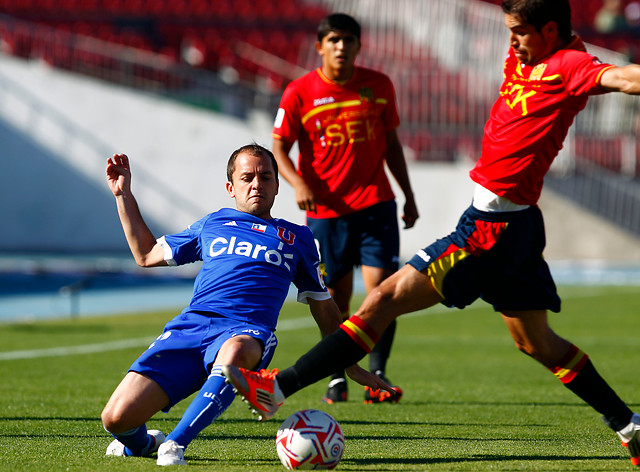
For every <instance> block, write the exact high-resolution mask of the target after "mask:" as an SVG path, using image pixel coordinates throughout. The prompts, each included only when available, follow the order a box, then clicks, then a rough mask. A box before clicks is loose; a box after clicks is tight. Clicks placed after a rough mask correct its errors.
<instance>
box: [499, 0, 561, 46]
mask: <svg viewBox="0 0 640 472" xmlns="http://www.w3.org/2000/svg"><path fill="white" fill-rule="evenodd" d="M502 11H503V12H505V13H506V14H507V15H513V16H515V15H518V16H519V17H520V18H521V19H522V20H523V21H524V22H526V23H528V24H530V25H531V26H533V27H534V28H535V29H536V30H537V31H542V27H543V26H544V25H546V24H547V23H549V22H550V21H555V23H556V25H558V35H559V36H560V37H561V38H562V39H564V40H567V41H568V40H570V39H571V35H572V31H571V5H570V4H569V0H502Z"/></svg>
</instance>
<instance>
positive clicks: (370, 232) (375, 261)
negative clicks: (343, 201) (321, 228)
mask: <svg viewBox="0 0 640 472" xmlns="http://www.w3.org/2000/svg"><path fill="white" fill-rule="evenodd" d="M356 217H357V218H358V219H359V221H358V225H357V228H354V231H358V239H359V241H360V263H361V267H362V279H363V281H364V287H365V290H366V291H367V293H369V292H371V290H373V289H374V288H375V287H377V286H378V285H380V283H381V282H382V281H383V280H384V279H386V278H387V277H389V276H390V275H391V274H393V273H394V272H395V271H397V270H398V261H399V253H400V232H399V229H398V214H397V206H396V202H395V201H393V200H392V201H388V202H383V203H379V204H377V205H374V206H372V207H370V208H367V209H366V210H363V211H362V212H359V214H358V215H357V216H356ZM395 331H396V321H395V320H394V321H392V322H391V324H390V325H389V327H388V328H387V329H386V330H385V331H384V333H383V334H382V336H380V341H378V343H377V344H376V345H375V347H374V348H373V350H372V351H371V354H369V371H370V372H372V373H374V374H376V375H378V376H379V377H380V378H382V379H383V380H384V381H385V382H386V383H390V382H389V380H388V379H387V377H386V375H385V374H386V372H387V360H388V359H389V356H390V355H391V347H392V345H393V339H394V337H395ZM394 389H395V390H396V392H397V394H396V395H395V396H391V395H389V393H388V392H386V391H385V390H371V389H370V388H369V387H365V395H364V398H365V403H381V402H385V401H390V402H397V401H399V400H400V398H401V397H402V390H401V389H400V388H399V387H394Z"/></svg>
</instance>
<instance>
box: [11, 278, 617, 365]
mask: <svg viewBox="0 0 640 472" xmlns="http://www.w3.org/2000/svg"><path fill="white" fill-rule="evenodd" d="M604 291H606V289H604V288H603V289H602V290H598V289H597V288H596V287H593V288H592V291H591V292H585V293H582V294H576V293H574V294H571V295H570V296H563V299H564V300H567V299H569V298H574V299H576V298H588V297H592V296H597V295H599V294H600V293H601V292H604ZM486 307H487V305H486V304H483V303H482V302H476V303H474V304H473V305H471V306H468V307H467V308H465V309H464V311H470V310H473V309H478V308H486ZM447 311H452V309H451V308H447V307H445V306H444V305H435V306H433V307H431V308H429V309H428V310H421V311H417V312H414V313H409V314H407V315H403V318H413V317H417V316H428V315H436V314H440V313H444V312H447ZM311 326H315V321H314V320H313V318H312V317H310V316H305V317H303V318H294V319H289V320H282V321H280V322H279V323H278V331H281V332H282V331H295V330H297V329H304V328H309V327H311ZM154 339H155V338H152V337H147V338H133V339H123V340H120V341H110V342H106V343H97V344H85V345H82V346H64V347H54V348H50V349H30V350H24V351H8V352H0V361H9V360H19V359H36V358H42V357H57V356H69V355H74V354H91V353H96V352H107V351H118V350H121V349H128V348H132V347H141V346H148V345H149V344H151V343H152V342H153V340H154Z"/></svg>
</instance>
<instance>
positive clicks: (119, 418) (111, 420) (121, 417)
mask: <svg viewBox="0 0 640 472" xmlns="http://www.w3.org/2000/svg"><path fill="white" fill-rule="evenodd" d="M100 418H101V419H102V426H103V427H104V429H105V430H106V431H108V432H109V433H113V434H118V433H123V432H125V431H129V430H130V429H132V427H131V425H130V424H129V422H128V421H127V417H126V415H125V412H124V411H123V410H121V409H119V408H116V407H113V406H112V405H107V406H106V407H104V410H102V414H101V415H100Z"/></svg>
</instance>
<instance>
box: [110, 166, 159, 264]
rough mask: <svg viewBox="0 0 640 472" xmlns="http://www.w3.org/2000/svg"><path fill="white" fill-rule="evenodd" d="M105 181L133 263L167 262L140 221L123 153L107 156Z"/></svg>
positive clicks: (140, 217) (140, 216)
mask: <svg viewBox="0 0 640 472" xmlns="http://www.w3.org/2000/svg"><path fill="white" fill-rule="evenodd" d="M106 173H107V184H108V185H109V189H110V190H111V192H112V193H113V196H114V197H115V198H116V206H117V208H118V216H119V217H120V223H121V224H122V229H123V230H124V235H125V237H126V238H127V243H128V244H129V248H130V249H131V253H132V254H133V257H134V259H135V261H136V263H137V264H138V265H139V266H141V267H155V266H163V265H167V263H166V262H165V260H164V250H163V249H162V247H161V246H160V245H159V244H158V243H157V242H156V238H155V237H154V236H153V234H152V233H151V230H149V227H148V226H147V224H146V223H145V222H144V220H143V218H142V215H141V214H140V209H139V208H138V203H137V202H136V199H135V198H134V196H133V194H132V193H131V169H130V167H129V158H128V157H127V156H126V155H125V154H114V155H113V157H110V158H109V159H107V169H106Z"/></svg>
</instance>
